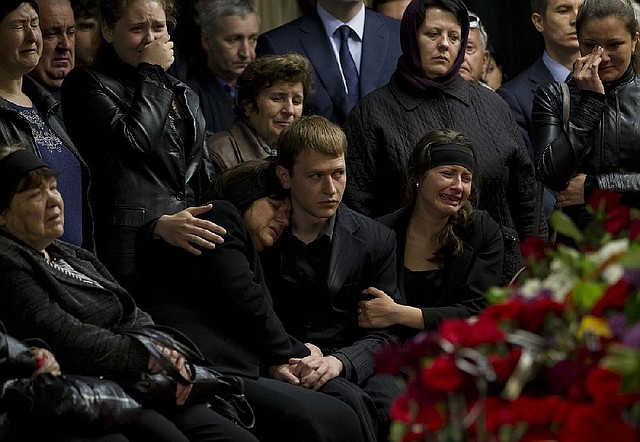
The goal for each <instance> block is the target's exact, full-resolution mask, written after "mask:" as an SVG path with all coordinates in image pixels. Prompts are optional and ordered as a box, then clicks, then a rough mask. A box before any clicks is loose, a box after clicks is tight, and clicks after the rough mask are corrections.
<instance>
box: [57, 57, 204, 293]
mask: <svg viewBox="0 0 640 442" xmlns="http://www.w3.org/2000/svg"><path fill="white" fill-rule="evenodd" d="M62 103H63V106H62V111H63V116H64V120H65V124H66V126H67V131H68V133H69V135H70V136H71V138H72V139H73V141H74V142H75V143H76V145H77V146H78V149H79V150H80V152H82V154H83V155H84V156H85V158H86V159H87V161H88V162H89V166H90V168H91V172H92V175H93V179H94V186H93V191H92V195H91V196H92V200H93V202H94V207H95V211H96V248H97V253H98V257H99V258H100V259H101V260H102V261H103V262H104V263H105V264H106V265H107V267H109V269H110V270H111V271H112V272H113V273H114V274H115V275H116V277H118V278H119V279H120V281H121V283H123V284H125V285H128V284H129V281H127V278H131V277H132V276H133V274H134V262H135V261H134V255H133V254H134V246H133V243H134V238H135V234H136V230H137V228H138V227H139V226H141V225H143V224H145V223H146V222H147V221H149V220H152V219H155V218H158V217H160V216H162V215H165V214H174V213H177V212H179V211H181V210H183V209H186V208H187V207H190V206H193V205H194V204H195V202H196V200H197V199H198V198H199V197H200V195H201V194H202V193H203V192H204V191H205V190H206V189H207V187H208V185H209V183H210V180H211V173H212V172H211V171H212V168H211V164H210V161H209V160H208V154H207V150H206V147H205V143H204V133H205V122H204V118H203V116H202V111H201V109H200V104H199V99H198V96H197V95H196V94H195V93H194V92H193V91H192V90H191V89H189V88H188V87H187V85H185V84H184V83H182V82H180V81H179V80H177V79H175V78H173V77H170V76H168V75H166V74H165V73H164V71H162V69H161V68H160V66H154V65H149V64H147V63H141V65H140V66H139V67H137V68H134V67H132V66H129V65H128V64H126V63H124V62H123V61H121V60H120V59H119V58H118V57H117V55H116V54H115V52H114V51H113V50H112V49H109V50H107V52H106V53H105V54H103V57H102V58H101V59H100V60H99V61H98V64H97V65H96V66H95V67H90V68H76V69H74V70H73V71H72V72H71V73H69V75H68V76H67V78H66V79H65V81H64V84H63V87H62ZM176 108H178V110H176ZM175 115H181V116H182V120H181V121H182V122H183V130H182V131H180V130H179V129H176V128H177V127H178V123H176V124H174V122H175V121H177V118H176V119H174V118H173V117H174V116H175ZM129 287H130V286H129Z"/></svg>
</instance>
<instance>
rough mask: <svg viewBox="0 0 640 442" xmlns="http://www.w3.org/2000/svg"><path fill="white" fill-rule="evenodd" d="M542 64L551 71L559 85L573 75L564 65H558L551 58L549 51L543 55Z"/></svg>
mask: <svg viewBox="0 0 640 442" xmlns="http://www.w3.org/2000/svg"><path fill="white" fill-rule="evenodd" d="M542 62H543V63H544V65H545V66H546V67H547V69H549V72H551V75H552V76H553V79H554V80H555V81H557V82H559V83H564V82H565V81H566V80H567V77H568V76H569V74H570V73H571V70H569V69H567V68H566V67H565V66H564V65H563V64H560V63H558V62H557V61H555V60H554V59H553V58H551V57H549V54H547V51H544V54H542Z"/></svg>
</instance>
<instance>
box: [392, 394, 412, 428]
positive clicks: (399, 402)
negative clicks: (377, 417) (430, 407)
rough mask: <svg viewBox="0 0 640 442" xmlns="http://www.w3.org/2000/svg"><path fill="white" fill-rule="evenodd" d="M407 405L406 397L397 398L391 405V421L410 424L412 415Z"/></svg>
mask: <svg viewBox="0 0 640 442" xmlns="http://www.w3.org/2000/svg"><path fill="white" fill-rule="evenodd" d="M409 404H410V401H409V398H408V397H407V396H406V395H402V396H398V397H397V398H396V400H395V401H393V404H391V419H393V420H394V421H399V422H404V423H407V424H410V423H412V422H413V415H412V413H411V408H410V407H409Z"/></svg>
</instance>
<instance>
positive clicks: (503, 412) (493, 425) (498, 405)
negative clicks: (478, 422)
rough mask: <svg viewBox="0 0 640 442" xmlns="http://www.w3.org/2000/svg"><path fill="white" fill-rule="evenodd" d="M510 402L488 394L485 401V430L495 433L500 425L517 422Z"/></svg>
mask: <svg viewBox="0 0 640 442" xmlns="http://www.w3.org/2000/svg"><path fill="white" fill-rule="evenodd" d="M510 404H511V403H510V402H507V401H504V400H502V399H499V398H497V397H493V396H490V397H488V398H487V400H486V403H485V414H486V416H487V431H489V432H490V433H494V434H495V433H497V431H498V429H499V428H500V427H501V426H502V425H514V424H515V423H516V422H518V415H517V414H516V413H515V412H514V411H513V410H512V409H511V407H510Z"/></svg>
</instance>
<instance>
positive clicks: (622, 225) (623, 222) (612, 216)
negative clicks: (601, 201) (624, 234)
mask: <svg viewBox="0 0 640 442" xmlns="http://www.w3.org/2000/svg"><path fill="white" fill-rule="evenodd" d="M627 227H629V208H628V207H627V206H617V207H615V208H613V209H612V210H611V211H610V212H608V214H607V217H606V219H605V220H604V228H605V229H606V230H607V232H611V233H613V234H614V235H617V234H618V233H620V232H621V231H622V230H623V229H626V228H627Z"/></svg>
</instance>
